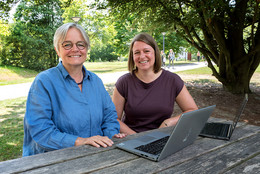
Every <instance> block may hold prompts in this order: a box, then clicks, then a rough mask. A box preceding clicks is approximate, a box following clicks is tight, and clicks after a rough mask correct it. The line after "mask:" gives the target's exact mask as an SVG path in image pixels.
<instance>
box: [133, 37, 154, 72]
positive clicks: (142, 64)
mask: <svg viewBox="0 0 260 174" xmlns="http://www.w3.org/2000/svg"><path fill="white" fill-rule="evenodd" d="M133 59H134V63H135V65H136V67H137V68H138V71H139V70H141V71H149V70H151V71H153V68H154V63H155V52H154V49H153V48H152V47H151V46H150V45H148V44H146V43H145V42H142V41H136V42H135V43H134V45H133Z"/></svg>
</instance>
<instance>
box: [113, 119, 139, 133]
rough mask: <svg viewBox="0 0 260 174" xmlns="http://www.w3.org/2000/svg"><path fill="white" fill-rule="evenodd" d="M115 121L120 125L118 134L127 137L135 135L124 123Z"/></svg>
mask: <svg viewBox="0 0 260 174" xmlns="http://www.w3.org/2000/svg"><path fill="white" fill-rule="evenodd" d="M117 121H118V122H119V124H120V133H125V134H127V135H131V134H135V133H136V132H135V131H134V130H132V129H131V128H129V127H128V126H127V125H126V124H125V123H124V122H122V121H121V120H119V119H117Z"/></svg>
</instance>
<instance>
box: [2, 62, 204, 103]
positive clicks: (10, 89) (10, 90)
mask: <svg viewBox="0 0 260 174" xmlns="http://www.w3.org/2000/svg"><path fill="white" fill-rule="evenodd" d="M204 66H206V64H205V63H204V62H198V63H187V64H183V65H176V66H174V68H168V67H166V68H164V69H166V70H169V71H171V72H177V71H184V70H188V69H195V68H200V67H204ZM126 73H128V71H123V72H115V73H104V74H97V75H98V76H99V77H100V78H101V79H102V81H103V83H104V84H109V83H115V82H116V81H117V79H118V78H119V77H121V76H122V75H123V74H126ZM30 86H31V82H30V83H21V84H15V85H4V86H0V101H1V100H6V99H13V98H18V97H25V96H27V95H28V92H29V89H30Z"/></svg>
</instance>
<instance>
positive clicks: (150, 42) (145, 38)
mask: <svg viewBox="0 0 260 174" xmlns="http://www.w3.org/2000/svg"><path fill="white" fill-rule="evenodd" d="M136 41H142V42H144V43H146V44H148V45H150V46H151V47H152V48H153V49H154V54H155V55H154V57H155V62H154V66H153V71H154V73H158V72H159V71H160V69H161V66H162V59H161V56H160V50H159V47H158V45H157V43H156V42H155V40H154V38H153V37H152V36H150V35H149V34H147V33H140V34H138V35H136V36H135V37H134V39H133V40H132V42H131V45H130V49H129V55H128V70H129V72H130V73H132V72H133V70H135V69H136V70H137V67H135V63H134V58H133V46H134V43H135V42H136Z"/></svg>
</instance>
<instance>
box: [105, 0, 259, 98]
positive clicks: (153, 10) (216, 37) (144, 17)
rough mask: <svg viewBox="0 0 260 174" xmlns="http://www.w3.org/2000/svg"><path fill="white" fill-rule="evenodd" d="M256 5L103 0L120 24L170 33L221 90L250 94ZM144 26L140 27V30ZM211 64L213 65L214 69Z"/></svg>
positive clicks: (243, 0) (249, 1)
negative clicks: (131, 22) (192, 51)
mask: <svg viewBox="0 0 260 174" xmlns="http://www.w3.org/2000/svg"><path fill="white" fill-rule="evenodd" d="M259 3H260V0H227V1H223V0H210V1H209V0H182V1H181V0H156V1H154V0H147V1H143V0H121V1H117V0H108V4H104V3H102V4H100V6H104V5H105V6H106V5H107V7H110V9H111V10H112V11H113V12H116V13H120V14H121V18H123V19H125V18H127V16H128V15H134V16H135V17H136V18H135V19H136V21H139V22H142V23H143V24H144V23H145V24H146V26H147V27H151V26H152V28H156V27H158V26H159V27H160V28H162V29H163V28H164V31H175V32H176V33H177V34H178V35H181V36H182V37H183V38H184V39H185V40H186V41H187V42H188V43H190V44H191V45H193V46H194V47H196V48H197V50H199V51H200V52H201V53H202V54H203V55H204V56H205V58H206V60H207V62H208V66H209V68H211V70H212V73H213V75H214V76H215V77H216V78H217V79H218V80H219V81H220V82H221V83H222V84H223V87H224V89H225V90H227V91H230V92H233V93H245V92H250V87H249V84H250V79H251V77H252V75H253V74H254V72H255V70H256V68H257V67H258V65H259V63H260V25H259V17H260V10H259V8H260V5H259ZM143 26H144V25H143ZM214 64H216V65H217V67H216V66H214Z"/></svg>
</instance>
